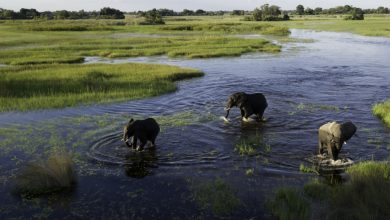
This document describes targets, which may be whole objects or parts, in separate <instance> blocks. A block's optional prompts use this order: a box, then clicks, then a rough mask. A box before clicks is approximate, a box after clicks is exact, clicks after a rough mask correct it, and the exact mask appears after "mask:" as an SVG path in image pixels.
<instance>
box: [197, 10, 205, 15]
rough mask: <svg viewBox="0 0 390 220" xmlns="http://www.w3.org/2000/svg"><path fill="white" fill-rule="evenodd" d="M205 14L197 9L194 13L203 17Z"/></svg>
mask: <svg viewBox="0 0 390 220" xmlns="http://www.w3.org/2000/svg"><path fill="white" fill-rule="evenodd" d="M205 14H206V11H204V10H202V9H198V10H196V11H195V15H205Z"/></svg>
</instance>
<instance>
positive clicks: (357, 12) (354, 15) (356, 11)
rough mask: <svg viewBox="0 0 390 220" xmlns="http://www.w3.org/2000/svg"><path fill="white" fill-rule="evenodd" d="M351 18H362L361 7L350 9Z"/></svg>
mask: <svg viewBox="0 0 390 220" xmlns="http://www.w3.org/2000/svg"><path fill="white" fill-rule="evenodd" d="M352 20H364V12H363V10H362V9H361V8H353V9H352Z"/></svg>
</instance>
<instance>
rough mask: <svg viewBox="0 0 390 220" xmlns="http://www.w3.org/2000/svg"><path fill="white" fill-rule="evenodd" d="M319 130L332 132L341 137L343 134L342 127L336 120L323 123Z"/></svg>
mask: <svg viewBox="0 0 390 220" xmlns="http://www.w3.org/2000/svg"><path fill="white" fill-rule="evenodd" d="M319 130H321V131H324V132H326V133H328V134H332V135H333V136H334V137H337V138H340V136H341V127H340V124H339V123H337V122H336V121H332V122H328V123H326V124H324V125H322V126H321V127H320V128H319Z"/></svg>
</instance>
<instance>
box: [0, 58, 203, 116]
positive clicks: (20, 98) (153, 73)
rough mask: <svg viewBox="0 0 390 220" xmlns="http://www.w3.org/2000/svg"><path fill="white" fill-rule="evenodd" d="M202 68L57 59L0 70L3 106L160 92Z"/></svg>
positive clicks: (28, 107) (103, 99) (49, 104)
mask: <svg viewBox="0 0 390 220" xmlns="http://www.w3.org/2000/svg"><path fill="white" fill-rule="evenodd" d="M202 75H203V73H202V72H200V71H198V70H194V69H184V68H179V67H174V66H167V65H154V64H137V63H130V64H118V65H110V64H92V65H79V64H72V65H70V64H58V65H34V66H25V67H24V66H15V67H5V68H1V69H0V85H1V87H0V111H14V110H19V111H26V110H32V109H43V108H62V107H67V106H75V105H80V104H88V103H92V102H94V103H105V102H113V101H123V100H131V99H139V98H145V97H151V96H157V95H160V94H163V93H167V92H172V91H175V90H176V85H175V83H174V82H175V81H177V80H181V79H186V78H192V77H199V76H202Z"/></svg>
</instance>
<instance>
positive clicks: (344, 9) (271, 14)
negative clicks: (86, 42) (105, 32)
mask: <svg viewBox="0 0 390 220" xmlns="http://www.w3.org/2000/svg"><path fill="white" fill-rule="evenodd" d="M389 13H390V10H389V8H386V7H382V6H381V7H378V8H377V9H361V8H355V7H353V6H350V5H345V6H337V7H334V8H329V9H323V8H320V7H317V8H314V9H312V8H310V7H306V8H305V7H304V6H303V5H298V6H297V7H296V10H290V11H282V10H281V9H280V7H279V6H276V5H268V4H265V5H262V6H261V7H258V8H255V9H254V10H253V11H246V10H233V11H205V10H202V9H198V10H189V9H184V10H183V11H180V12H177V11H174V10H171V9H165V8H163V9H153V10H148V11H136V12H129V13H128V14H132V15H137V16H142V17H145V18H146V20H147V21H148V22H149V21H150V23H151V24H162V23H163V20H162V18H161V17H165V16H221V15H225V14H230V15H238V16H243V15H245V16H246V17H245V20H256V21H260V20H262V21H274V20H288V19H289V15H292V14H296V15H337V14H350V15H351V17H352V19H355V18H356V19H362V18H364V14H389ZM124 14H125V13H124V12H122V11H120V10H118V9H114V8H109V7H105V8H102V9H100V11H84V10H80V11H67V10H60V11H44V12H39V11H37V10H36V9H33V8H32V9H27V8H22V9H20V10H19V11H18V12H15V11H13V10H7V9H2V8H0V20H5V19H49V20H50V19H91V18H94V19H99V18H102V19H123V18H124V17H125V15H124Z"/></svg>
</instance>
